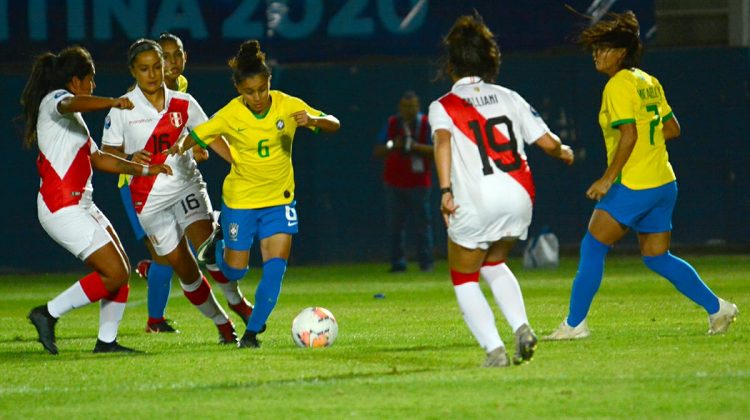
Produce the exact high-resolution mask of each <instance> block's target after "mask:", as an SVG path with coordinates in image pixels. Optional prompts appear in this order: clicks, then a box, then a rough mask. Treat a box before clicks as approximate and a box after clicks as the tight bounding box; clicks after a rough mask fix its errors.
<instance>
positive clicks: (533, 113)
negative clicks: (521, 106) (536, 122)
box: [529, 105, 542, 118]
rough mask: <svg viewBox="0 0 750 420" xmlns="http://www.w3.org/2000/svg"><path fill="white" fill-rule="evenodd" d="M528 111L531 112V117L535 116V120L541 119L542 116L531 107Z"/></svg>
mask: <svg viewBox="0 0 750 420" xmlns="http://www.w3.org/2000/svg"><path fill="white" fill-rule="evenodd" d="M529 110H531V115H533V116H535V117H537V118H542V116H541V115H539V113H538V112H537V111H536V109H534V107H533V106H531V105H529Z"/></svg>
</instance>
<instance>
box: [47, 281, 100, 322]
mask: <svg viewBox="0 0 750 420" xmlns="http://www.w3.org/2000/svg"><path fill="white" fill-rule="evenodd" d="M89 303H91V301H90V300H89V297H88V296H86V293H84V291H83V287H82V286H81V282H79V281H77V282H75V283H73V285H72V286H70V287H69V288H68V289H67V290H65V291H64V292H62V293H60V294H59V295H57V296H56V297H55V298H54V299H52V300H51V301H49V302H47V310H48V311H49V314H50V315H52V316H53V317H55V318H60V317H61V316H63V315H65V314H66V313H68V312H70V311H72V310H73V309H76V308H80V307H82V306H86V305H88V304H89Z"/></svg>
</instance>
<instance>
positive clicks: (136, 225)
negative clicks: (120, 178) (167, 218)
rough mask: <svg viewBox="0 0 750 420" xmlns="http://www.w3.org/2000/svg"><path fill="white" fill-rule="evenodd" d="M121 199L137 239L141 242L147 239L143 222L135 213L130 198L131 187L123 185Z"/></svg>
mask: <svg viewBox="0 0 750 420" xmlns="http://www.w3.org/2000/svg"><path fill="white" fill-rule="evenodd" d="M120 198H122V205H123V206H124V207H125V214H127V215H128V220H129V221H130V226H131V227H132V228H133V232H134V233H135V239H138V240H139V241H141V240H143V238H145V237H146V231H144V230H143V226H141V222H139V221H138V215H137V214H136V213H135V207H133V200H132V199H131V196H130V185H127V184H125V185H123V186H122V188H120Z"/></svg>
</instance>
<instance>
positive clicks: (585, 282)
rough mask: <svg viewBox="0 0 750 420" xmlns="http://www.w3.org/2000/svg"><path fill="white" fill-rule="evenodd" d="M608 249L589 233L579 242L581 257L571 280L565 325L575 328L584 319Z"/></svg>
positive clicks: (600, 279)
mask: <svg viewBox="0 0 750 420" xmlns="http://www.w3.org/2000/svg"><path fill="white" fill-rule="evenodd" d="M609 250H610V247H609V246H607V245H605V244H603V243H601V242H599V241H598V240H597V239H596V238H594V237H593V236H592V235H591V233H590V232H588V231H587V232H586V236H584V237H583V240H582V241H581V256H580V259H579V260H578V272H576V277H575V279H573V289H572V290H571V292H570V309H569V313H568V319H567V323H568V325H570V326H571V327H576V326H578V324H580V323H581V322H582V321H583V320H584V319H586V315H587V314H588V312H589V308H591V302H592V301H593V300H594V295H596V292H597V291H598V290H599V286H601V284H602V276H603V275H604V259H605V257H606V256H607V252H609Z"/></svg>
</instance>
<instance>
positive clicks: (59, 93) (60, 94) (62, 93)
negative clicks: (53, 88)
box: [55, 90, 68, 99]
mask: <svg viewBox="0 0 750 420" xmlns="http://www.w3.org/2000/svg"><path fill="white" fill-rule="evenodd" d="M66 93H68V92H66V91H64V90H61V91H60V92H57V93H56V94H55V99H57V98H59V97H61V96H63V95H65V94H66Z"/></svg>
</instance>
